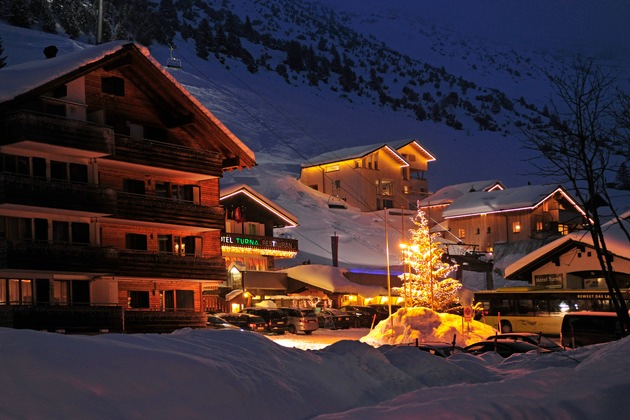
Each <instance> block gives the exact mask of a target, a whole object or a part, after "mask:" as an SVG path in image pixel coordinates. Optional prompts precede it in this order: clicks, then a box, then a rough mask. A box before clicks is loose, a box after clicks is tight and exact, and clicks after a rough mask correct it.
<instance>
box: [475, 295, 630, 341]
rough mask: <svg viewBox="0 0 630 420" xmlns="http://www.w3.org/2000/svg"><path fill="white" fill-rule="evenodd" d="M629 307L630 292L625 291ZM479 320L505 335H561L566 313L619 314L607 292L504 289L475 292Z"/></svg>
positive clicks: (476, 317) (476, 316)
mask: <svg viewBox="0 0 630 420" xmlns="http://www.w3.org/2000/svg"><path fill="white" fill-rule="evenodd" d="M622 294H623V296H624V299H625V301H626V305H628V304H629V302H630V291H629V290H622ZM475 304H476V308H478V309H479V310H478V311H477V313H476V315H475V319H477V320H478V321H481V322H484V323H485V324H487V325H491V326H493V327H495V328H496V329H497V330H499V331H501V332H533V333H543V334H546V335H552V336H559V335H560V328H561V326H562V318H563V317H564V314H566V313H569V312H577V311H596V312H615V307H614V305H613V303H612V302H611V300H610V294H609V293H608V291H607V290H601V289H588V290H586V289H580V290H565V289H548V288H541V287H536V286H529V287H502V288H498V289H496V290H480V291H477V292H475Z"/></svg>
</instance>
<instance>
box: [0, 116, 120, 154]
mask: <svg viewBox="0 0 630 420" xmlns="http://www.w3.org/2000/svg"><path fill="white" fill-rule="evenodd" d="M0 133H2V135H1V136H0V145H3V146H5V145H10V144H15V143H20V142H24V141H31V142H35V143H43V144H47V145H50V146H57V147H63V148H70V149H76V150H81V151H83V152H84V153H83V154H84V155H85V156H92V157H97V156H106V155H111V154H112V153H114V130H113V129H112V128H110V127H105V126H102V125H97V124H92V123H89V122H87V121H78V120H73V119H69V118H64V117H57V116H54V115H47V114H40V113H36V112H32V111H19V112H16V113H13V114H9V115H7V116H6V117H4V118H3V119H2V120H1V121H0Z"/></svg>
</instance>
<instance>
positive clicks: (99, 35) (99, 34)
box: [96, 0, 103, 45]
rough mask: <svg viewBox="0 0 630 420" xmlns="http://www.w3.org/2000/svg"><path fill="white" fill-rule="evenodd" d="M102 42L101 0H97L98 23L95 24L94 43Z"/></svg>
mask: <svg viewBox="0 0 630 420" xmlns="http://www.w3.org/2000/svg"><path fill="white" fill-rule="evenodd" d="M101 42H103V0H98V23H97V25H96V44H97V45H98V44H100V43H101Z"/></svg>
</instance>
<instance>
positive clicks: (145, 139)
mask: <svg viewBox="0 0 630 420" xmlns="http://www.w3.org/2000/svg"><path fill="white" fill-rule="evenodd" d="M0 80H2V85H1V86H0V165H1V174H0V186H1V191H2V194H1V195H0V306H1V308H0V324H1V325H3V326H13V327H18V328H36V329H45V330H66V331H88V330H89V331H93V330H110V331H111V330H124V331H168V330H172V329H175V328H180V327H182V326H201V325H205V320H204V314H203V312H202V310H203V308H202V298H201V297H202V293H203V291H204V290H209V289H213V288H215V289H216V288H218V286H219V285H220V284H222V283H223V282H224V281H225V278H226V268H225V263H224V260H223V258H222V256H221V232H222V230H223V229H224V226H225V213H224V209H223V207H222V206H221V203H220V201H219V179H220V178H221V176H222V173H223V171H226V170H238V169H243V168H250V167H252V166H253V165H255V158H254V154H253V152H252V151H251V150H250V149H249V148H247V146H245V145H244V144H243V143H242V142H241V141H240V140H239V139H238V138H236V136H234V134H232V133H231V132H230V131H229V130H228V129H227V128H226V127H225V126H224V125H223V124H222V123H221V122H220V121H219V120H218V119H217V118H216V117H215V116H214V115H213V114H211V113H210V112H209V111H208V110H207V109H206V108H205V107H204V106H203V105H202V104H201V103H199V102H198V101H197V100H196V99H195V98H193V97H192V96H191V95H190V93H189V92H187V91H186V90H185V89H184V88H183V87H182V86H181V85H180V84H179V83H178V82H177V81H176V80H175V79H174V78H173V77H172V76H171V75H170V74H169V73H168V72H167V70H165V69H164V68H163V67H162V66H161V65H160V64H159V63H157V62H156V61H155V60H154V59H153V58H152V57H151V56H150V54H149V52H148V50H147V49H146V48H144V47H142V46H140V45H137V44H134V43H129V42H114V43H108V44H102V45H98V46H94V47H90V48H87V49H84V50H80V51H77V52H72V53H67V54H63V55H60V56H58V57H54V58H49V59H46V60H44V59H42V60H41V61H36V62H30V63H24V64H21V65H16V66H9V67H6V68H4V69H2V70H0Z"/></svg>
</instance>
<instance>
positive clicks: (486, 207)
mask: <svg viewBox="0 0 630 420" xmlns="http://www.w3.org/2000/svg"><path fill="white" fill-rule="evenodd" d="M556 193H559V194H561V195H563V196H564V198H565V199H566V200H567V201H568V202H569V203H571V204H572V205H573V206H574V207H575V209H576V210H577V211H579V212H580V213H582V214H584V211H583V210H582V209H581V208H580V207H579V206H578V205H577V204H576V203H575V201H574V200H573V199H572V198H571V197H570V196H569V194H568V193H567V192H566V191H565V190H564V189H563V188H562V187H561V186H558V185H526V186H523V187H516V188H507V189H505V190H492V191H479V192H470V193H468V194H463V195H462V196H460V197H459V198H457V199H456V200H455V201H453V203H452V204H451V205H450V206H448V207H447V208H446V209H445V210H444V211H443V212H442V215H443V216H444V218H445V219H448V218H455V217H465V216H476V215H480V214H489V213H502V212H509V211H518V210H528V209H534V208H536V207H538V206H539V205H540V204H542V203H543V202H544V201H546V200H547V199H548V198H550V197H552V196H554V195H555V194H556Z"/></svg>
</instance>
